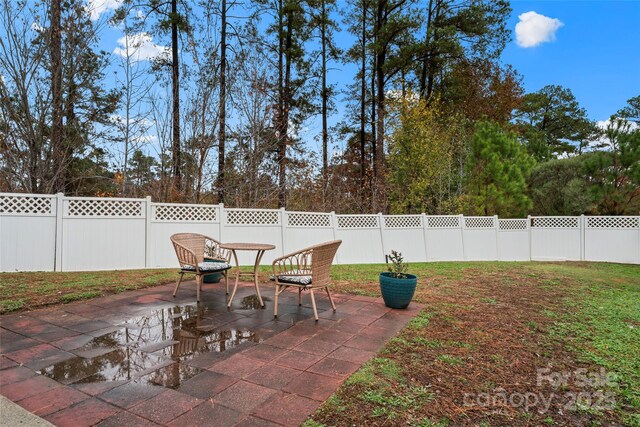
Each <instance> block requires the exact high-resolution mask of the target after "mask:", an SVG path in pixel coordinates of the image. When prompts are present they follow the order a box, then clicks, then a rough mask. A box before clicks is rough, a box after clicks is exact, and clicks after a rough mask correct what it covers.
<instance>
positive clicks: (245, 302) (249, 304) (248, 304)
mask: <svg viewBox="0 0 640 427" xmlns="http://www.w3.org/2000/svg"><path fill="white" fill-rule="evenodd" d="M262 301H264V302H266V301H271V298H268V297H262ZM265 308H266V305H265V306H264V307H263V306H261V305H260V300H259V299H258V295H255V294H254V295H249V296H246V297H244V298H241V299H240V310H264V309H265Z"/></svg>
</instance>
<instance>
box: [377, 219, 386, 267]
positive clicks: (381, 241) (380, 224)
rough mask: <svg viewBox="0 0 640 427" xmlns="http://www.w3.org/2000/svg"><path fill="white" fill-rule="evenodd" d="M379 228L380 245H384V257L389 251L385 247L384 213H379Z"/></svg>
mask: <svg viewBox="0 0 640 427" xmlns="http://www.w3.org/2000/svg"><path fill="white" fill-rule="evenodd" d="M378 226H379V227H380V244H381V245H382V255H383V256H385V255H387V250H386V248H385V247H384V218H383V217H382V212H378Z"/></svg>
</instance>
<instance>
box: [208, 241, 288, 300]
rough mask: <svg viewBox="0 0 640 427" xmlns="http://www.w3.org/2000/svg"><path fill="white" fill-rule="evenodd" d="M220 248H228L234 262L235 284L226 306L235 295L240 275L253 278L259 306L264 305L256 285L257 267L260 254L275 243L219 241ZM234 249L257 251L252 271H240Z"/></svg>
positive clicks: (273, 246) (258, 287)
mask: <svg viewBox="0 0 640 427" xmlns="http://www.w3.org/2000/svg"><path fill="white" fill-rule="evenodd" d="M220 248H222V249H228V250H230V251H231V253H232V254H233V259H234V260H235V262H236V284H235V285H234V287H233V292H231V298H229V303H228V304H227V307H231V302H232V301H233V297H234V296H235V295H236V290H237V289H238V281H239V280H240V276H247V277H252V278H253V284H254V285H255V287H256V294H258V299H259V300H260V306H261V307H264V302H263V301H262V296H261V295H260V286H259V285H258V268H259V267H260V260H261V259H262V255H264V253H265V252H266V251H270V250H272V249H275V248H276V247H275V245H270V244H265V243H220ZM236 251H257V253H256V262H255V264H254V265H253V273H241V272H240V264H239V263H238V255H237V254H236Z"/></svg>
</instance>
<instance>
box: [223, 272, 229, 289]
mask: <svg viewBox="0 0 640 427" xmlns="http://www.w3.org/2000/svg"><path fill="white" fill-rule="evenodd" d="M222 275H223V276H224V284H225V285H227V295H229V276H227V270H225V271H224V272H223V273H222Z"/></svg>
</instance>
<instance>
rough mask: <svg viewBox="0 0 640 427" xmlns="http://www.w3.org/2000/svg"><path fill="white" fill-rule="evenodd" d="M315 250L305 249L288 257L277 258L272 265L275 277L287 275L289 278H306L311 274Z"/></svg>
mask: <svg viewBox="0 0 640 427" xmlns="http://www.w3.org/2000/svg"><path fill="white" fill-rule="evenodd" d="M312 253H313V250H309V249H303V250H301V251H298V252H293V253H290V254H288V255H285V256H282V257H280V258H276V259H275V260H273V263H272V264H271V266H272V268H273V275H274V276H275V277H276V278H277V277H278V276H279V275H283V274H287V275H289V276H306V275H309V274H311V268H312V266H311V254H312Z"/></svg>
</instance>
